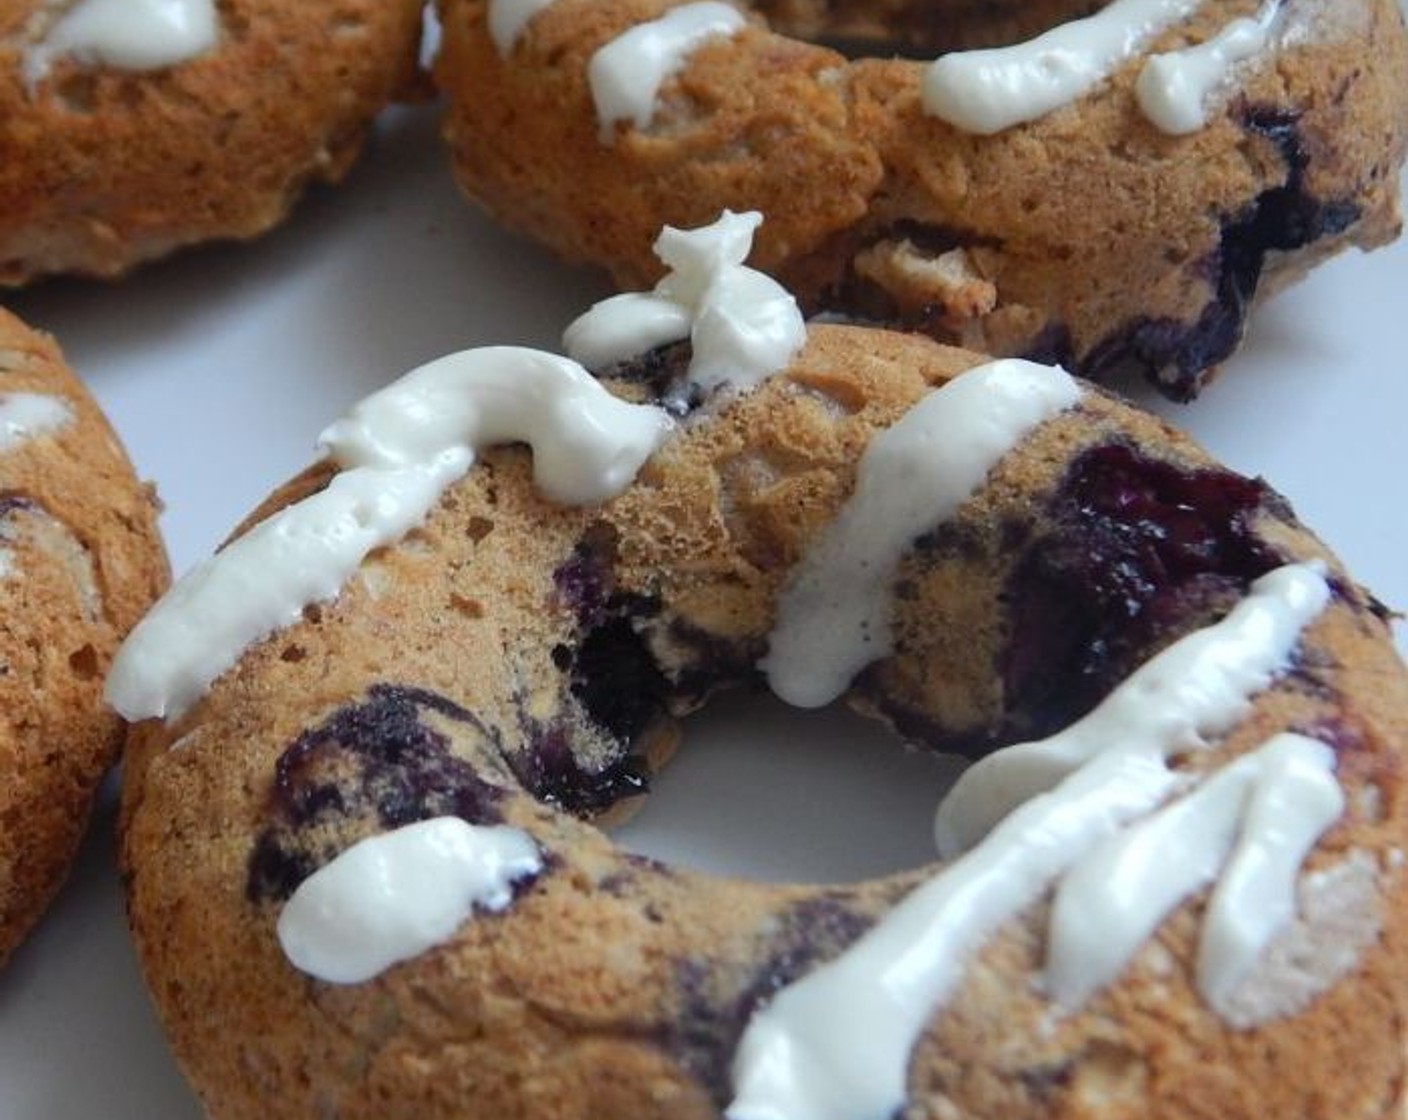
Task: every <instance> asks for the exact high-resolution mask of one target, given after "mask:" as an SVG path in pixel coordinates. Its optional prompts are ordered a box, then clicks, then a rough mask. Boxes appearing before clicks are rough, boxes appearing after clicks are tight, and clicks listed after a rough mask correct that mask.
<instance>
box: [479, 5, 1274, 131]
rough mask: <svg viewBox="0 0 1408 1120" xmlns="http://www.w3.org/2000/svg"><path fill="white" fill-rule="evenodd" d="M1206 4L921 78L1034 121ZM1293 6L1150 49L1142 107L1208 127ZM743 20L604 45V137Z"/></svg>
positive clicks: (944, 97) (1081, 27)
mask: <svg viewBox="0 0 1408 1120" xmlns="http://www.w3.org/2000/svg"><path fill="white" fill-rule="evenodd" d="M551 2H552V0H490V3H489V10H488V24H489V31H490V35H491V36H492V37H493V40H494V42H495V44H496V46H497V47H498V48H499V50H500V52H501V53H503V54H505V55H507V54H510V53H511V52H512V50H513V48H514V45H515V44H516V42H517V40H518V38H519V36H520V35H521V34H522V33H523V30H524V29H525V28H526V27H527V25H528V22H529V21H530V20H531V19H532V17H533V16H534V15H536V14H537V13H538V12H539V11H541V10H543V9H544V8H546V7H547V6H548V4H550V3H551ZM1201 4H1202V0H1114V2H1113V3H1111V4H1108V5H1107V6H1106V7H1104V8H1102V9H1101V10H1099V11H1098V12H1096V13H1095V14H1094V15H1091V16H1087V17H1085V18H1082V19H1075V20H1071V21H1070V22H1068V23H1065V24H1063V25H1061V26H1058V27H1056V28H1053V29H1052V30H1050V31H1048V32H1046V33H1045V34H1043V35H1040V36H1038V37H1037V38H1035V39H1033V40H1030V41H1028V42H1025V43H1020V44H1017V45H1014V46H1010V47H1002V48H989V49H985V50H974V51H958V52H953V53H951V54H947V55H944V56H943V57H942V58H939V59H938V60H937V61H935V62H934V63H933V64H932V65H931V66H930V67H929V69H928V72H927V73H926V75H925V77H924V81H923V84H922V99H923V103H924V107H925V108H926V110H927V111H928V112H929V113H931V114H932V115H934V116H936V117H939V118H941V119H943V120H946V121H948V122H949V123H950V124H952V125H954V126H956V127H958V128H961V129H963V130H965V131H967V132H972V133H976V134H979V135H991V134H993V133H996V132H1000V131H1002V130H1004V129H1007V128H1010V127H1012V126H1013V125H1017V124H1021V123H1023V122H1026V121H1031V120H1036V119H1037V118H1039V117H1041V116H1044V115H1046V114H1047V113H1050V112H1053V111H1054V110H1056V109H1059V108H1061V107H1063V106H1065V105H1068V104H1070V103H1071V102H1073V101H1075V100H1076V99H1077V98H1079V97H1080V96H1082V95H1083V94H1085V93H1088V92H1089V91H1090V90H1091V89H1093V88H1094V87H1095V86H1096V85H1098V84H1099V83H1100V82H1101V81H1102V80H1103V79H1105V78H1106V77H1108V76H1109V75H1110V74H1111V73H1113V72H1114V71H1115V69H1117V68H1118V67H1119V66H1120V65H1121V64H1123V63H1124V62H1126V61H1128V60H1129V59H1130V58H1132V57H1134V56H1136V55H1137V54H1138V53H1139V52H1140V51H1141V50H1142V49H1143V48H1144V47H1145V45H1146V44H1147V43H1148V42H1149V41H1150V40H1152V39H1153V38H1154V37H1155V36H1157V35H1158V34H1159V33H1160V32H1163V31H1165V30H1167V29H1168V28H1170V27H1171V26H1173V25H1174V24H1175V23H1177V22H1178V21H1180V20H1183V19H1186V18H1188V17H1189V16H1191V15H1193V14H1194V13H1195V12H1197V10H1198V9H1199V8H1200V7H1201ZM1288 7H1290V4H1288V3H1286V2H1285V0H1267V2H1266V3H1265V5H1264V6H1263V8H1262V9H1261V11H1260V12H1259V13H1258V14H1257V15H1256V16H1255V17H1241V18H1237V19H1234V20H1231V21H1229V22H1228V24H1227V25H1226V26H1225V27H1224V28H1223V29H1222V30H1221V31H1220V32H1218V33H1217V34H1216V35H1214V36H1213V37H1212V38H1210V39H1208V40H1206V41H1205V42H1203V43H1200V44H1198V45H1196V46H1193V47H1187V48H1184V49H1181V50H1175V51H1168V52H1163V53H1160V54H1156V55H1153V56H1151V57H1150V58H1149V59H1148V60H1147V61H1146V62H1145V64H1144V68H1143V70H1142V71H1141V74H1140V77H1139V80H1138V83H1137V86H1136V91H1137V96H1138V101H1139V105H1140V108H1141V109H1142V110H1143V111H1144V113H1145V115H1146V116H1147V117H1148V118H1149V119H1150V120H1151V121H1152V122H1153V123H1154V124H1155V125H1156V126H1157V127H1159V128H1160V129H1162V130H1163V131H1165V132H1169V133H1173V134H1184V133H1189V132H1194V131H1196V130H1197V129H1199V128H1201V127H1202V126H1203V125H1204V123H1205V122H1206V119H1207V117H1206V106H1207V104H1208V102H1209V100H1210V99H1211V98H1212V97H1214V96H1217V95H1218V94H1220V93H1221V94H1225V93H1226V90H1227V87H1228V85H1229V84H1230V81H1231V79H1232V75H1233V72H1234V69H1235V67H1236V66H1237V64H1238V63H1241V62H1244V61H1246V60H1248V59H1251V58H1253V57H1255V56H1256V55H1258V54H1260V53H1261V52H1263V51H1266V50H1268V49H1271V48H1273V47H1274V46H1275V44H1276V43H1277V41H1278V40H1279V38H1280V37H1281V36H1282V35H1285V34H1288V33H1290V21H1289V20H1288V19H1287V17H1286V15H1285V9H1286V8H1288ZM746 26H747V20H746V19H745V18H744V17H743V15H742V14H741V13H740V12H739V10H738V9H737V8H735V7H733V6H732V5H730V4H727V3H723V2H722V0H699V2H697V3H690V4H684V5H682V6H680V7H677V8H672V9H670V10H669V11H668V12H666V13H665V14H664V15H663V16H661V17H660V18H658V19H655V20H651V21H648V22H645V23H641V24H638V25H637V26H635V27H633V28H631V29H630V30H629V31H626V32H625V33H623V34H622V35H620V36H618V37H617V38H615V39H613V40H611V41H610V42H608V43H607V44H605V45H604V46H602V47H601V48H600V49H598V50H597V52H596V53H595V54H594V55H593V56H592V58H591V61H590V63H589V66H588V82H589V84H590V87H591V90H592V97H593V100H594V102H595V105H596V109H597V119H598V120H599V122H600V124H601V129H602V138H603V140H604V141H606V142H608V143H609V142H610V139H611V137H612V136H613V135H614V133H615V126H616V124H617V122H619V121H630V122H632V123H634V124H635V126H636V127H637V128H645V127H646V126H647V125H648V124H649V122H650V118H651V116H652V115H653V114H654V111H655V104H656V99H657V97H658V94H659V91H660V87H661V85H662V84H663V82H664V80H665V78H667V77H668V76H669V75H671V74H673V73H675V72H676V71H678V70H679V69H680V67H681V66H683V64H684V62H685V59H686V58H687V57H688V55H689V53H690V52H691V51H693V50H695V49H696V48H698V47H699V46H701V45H702V44H703V43H705V42H707V41H709V40H710V39H712V38H717V37H720V36H729V35H733V34H735V33H737V32H738V31H741V30H742V29H743V28H744V27H746Z"/></svg>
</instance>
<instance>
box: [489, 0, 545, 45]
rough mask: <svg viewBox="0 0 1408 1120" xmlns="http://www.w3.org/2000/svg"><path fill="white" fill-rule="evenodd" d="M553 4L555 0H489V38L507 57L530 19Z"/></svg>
mask: <svg viewBox="0 0 1408 1120" xmlns="http://www.w3.org/2000/svg"><path fill="white" fill-rule="evenodd" d="M552 5H553V0H489V10H488V14H487V16H486V17H485V18H486V20H487V22H488V25H489V38H490V39H492V40H493V42H494V46H495V47H496V48H497V49H498V52H499V54H500V55H501V56H503V57H505V58H506V57H508V56H509V55H510V54H512V53H513V48H514V47H516V46H517V45H518V40H519V39H520V38H521V37H522V35H523V31H524V29H525V28H526V27H527V26H528V21H529V20H531V19H532V18H533V17H534V16H535V15H537V14H538V13H539V12H541V11H543V9H545V8H550V7H552Z"/></svg>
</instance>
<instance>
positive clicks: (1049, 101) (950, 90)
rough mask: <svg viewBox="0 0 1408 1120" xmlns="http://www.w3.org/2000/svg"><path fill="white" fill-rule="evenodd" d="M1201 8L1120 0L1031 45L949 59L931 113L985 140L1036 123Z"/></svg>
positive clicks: (927, 83) (936, 83)
mask: <svg viewBox="0 0 1408 1120" xmlns="http://www.w3.org/2000/svg"><path fill="white" fill-rule="evenodd" d="M1200 3H1201V0H1114V2H1113V3H1111V4H1109V5H1108V6H1107V7H1105V8H1102V9H1101V10H1100V11H1099V12H1096V13H1095V14H1094V15H1092V16H1088V17H1086V18H1085V19H1078V20H1072V21H1071V22H1069V23H1065V24H1062V25H1061V26H1060V27H1055V28H1052V29H1051V30H1050V31H1048V32H1046V33H1045V34H1044V35H1039V36H1037V37H1036V38H1035V39H1032V40H1030V41H1028V42H1026V43H1019V44H1016V45H1015V46H1010V47H998V48H994V49H991V50H977V51H960V52H955V53H953V54H948V55H944V56H943V57H942V58H940V59H938V60H936V61H935V62H934V63H933V64H932V65H931V66H930V67H929V69H928V70H927V71H926V73H925V75H924V81H923V88H922V91H921V95H920V96H921V98H922V100H923V104H924V108H925V109H926V110H927V111H928V112H929V113H931V114H933V115H934V116H936V117H939V118H941V119H943V120H946V121H948V122H949V123H950V124H952V125H954V126H956V127H958V128H961V129H963V130H965V131H967V132H974V133H978V134H979V135H982V136H991V135H993V134H994V133H998V132H1001V131H1002V130H1003V129H1007V128H1011V127H1012V126H1013V125H1017V124H1022V123H1023V122H1025V121H1033V120H1036V119H1037V118H1038V117H1042V116H1045V115H1046V114H1047V113H1050V112H1052V111H1054V110H1056V109H1059V108H1061V107H1062V106H1063V105H1067V104H1070V103H1071V102H1072V101H1074V100H1075V99H1076V98H1078V97H1080V96H1082V95H1083V94H1085V93H1087V92H1089V91H1090V90H1091V89H1093V88H1094V87H1095V86H1096V85H1098V84H1099V83H1100V82H1101V81H1103V80H1104V79H1105V78H1106V77H1108V76H1109V75H1110V74H1111V73H1112V72H1113V71H1114V70H1115V68H1116V67H1118V66H1119V65H1120V64H1121V63H1123V62H1124V61H1126V60H1127V59H1129V58H1132V57H1133V56H1134V55H1135V54H1136V53H1137V52H1138V51H1139V50H1140V49H1141V48H1142V47H1143V46H1144V44H1145V43H1147V42H1148V41H1149V40H1150V39H1151V38H1153V36H1154V35H1156V34H1158V33H1159V32H1160V31H1163V30H1164V29H1165V28H1167V27H1170V26H1172V25H1173V24H1174V23H1176V22H1177V21H1179V20H1181V19H1183V18H1185V17H1187V16H1188V15H1190V14H1192V13H1193V12H1195V11H1196V10H1197V9H1198V7H1199V5H1200Z"/></svg>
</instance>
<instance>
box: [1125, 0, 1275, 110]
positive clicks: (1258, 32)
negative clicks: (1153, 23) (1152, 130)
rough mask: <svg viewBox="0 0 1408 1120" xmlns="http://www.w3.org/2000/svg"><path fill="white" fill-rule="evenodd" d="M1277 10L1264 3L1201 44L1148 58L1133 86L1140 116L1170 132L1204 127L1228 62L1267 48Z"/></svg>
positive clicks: (1230, 64)
mask: <svg viewBox="0 0 1408 1120" xmlns="http://www.w3.org/2000/svg"><path fill="white" fill-rule="evenodd" d="M1278 11H1279V6H1278V5H1277V4H1269V5H1267V6H1266V7H1265V8H1264V9H1263V10H1262V11H1261V12H1260V13H1259V14H1258V15H1257V16H1256V17H1255V18H1243V19H1237V20H1233V21H1232V22H1231V23H1229V24H1228V25H1227V26H1226V27H1224V28H1223V29H1222V30H1221V31H1220V32H1218V33H1217V34H1216V35H1215V36H1213V37H1212V38H1211V39H1209V40H1207V41H1206V42H1204V43H1199V44H1198V45H1197V46H1193V47H1188V48H1186V49H1184V50H1181V51H1170V52H1168V53H1166V54H1156V55H1153V56H1152V57H1150V58H1149V59H1148V61H1146V62H1145V63H1144V69H1143V70H1141V71H1140V73H1139V80H1138V81H1137V82H1136V83H1135V86H1134V93H1135V97H1136V98H1138V101H1139V108H1140V109H1141V110H1143V113H1144V115H1145V116H1146V117H1148V118H1149V120H1150V121H1152V122H1153V123H1154V125H1155V126H1156V127H1158V128H1160V129H1162V130H1163V131H1164V132H1167V133H1169V134H1170V135H1173V136H1185V135H1187V134H1188V133H1191V132H1197V131H1198V130H1199V129H1201V128H1202V127H1204V126H1205V125H1206V124H1207V106H1208V100H1209V98H1210V97H1211V95H1212V93H1213V91H1214V90H1216V89H1217V88H1218V87H1219V86H1222V85H1225V84H1226V82H1227V80H1228V78H1229V76H1230V74H1231V71H1232V67H1233V66H1235V65H1236V64H1237V63H1239V62H1244V61H1246V60H1247V59H1249V58H1252V57H1254V56H1255V55H1257V54H1259V53H1261V52H1262V51H1263V50H1265V49H1266V46H1267V44H1268V42H1270V39H1271V33H1272V24H1273V22H1274V21H1275V19H1276V15H1277V12H1278Z"/></svg>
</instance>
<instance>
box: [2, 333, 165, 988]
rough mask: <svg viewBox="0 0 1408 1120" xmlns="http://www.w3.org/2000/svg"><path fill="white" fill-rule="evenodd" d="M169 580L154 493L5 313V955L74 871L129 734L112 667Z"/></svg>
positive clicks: (101, 422)
mask: <svg viewBox="0 0 1408 1120" xmlns="http://www.w3.org/2000/svg"><path fill="white" fill-rule="evenodd" d="M166 580H167V567H166V556H165V553H164V552H163V550H162V547H161V543H160V539H159V537H158V536H157V531H156V502H155V500H154V498H153V496H152V494H151V492H150V491H149V490H148V489H147V488H146V487H144V486H142V485H141V484H140V483H138V481H137V480H136V478H135V477H134V476H133V474H132V467H131V465H130V464H129V463H128V462H127V459H126V456H125V455H124V454H123V451H122V448H121V446H120V445H119V443H118V441H117V437H116V436H115V435H114V434H113V432H112V429H111V428H110V427H108V424H107V421H106V420H105V419H103V416H102V413H100V412H99V411H98V406H97V405H96V404H95V403H94V402H93V400H92V398H91V397H90V396H89V395H88V393H87V392H86V391H85V390H84V388H83V386H82V385H81V384H80V383H79V381H78V380H77V378H75V377H74V376H73V374H72V373H71V372H69V370H68V368H67V367H66V366H65V365H64V361H63V357H62V356H61V355H60V353H59V349H58V347H57V346H56V345H55V344H54V342H53V340H52V339H50V338H48V337H47V336H45V335H41V334H38V333H36V332H34V331H31V330H29V329H28V328H27V327H25V326H24V324H22V323H21V322H20V321H19V320H18V319H16V318H15V317H14V316H13V315H10V314H9V313H8V312H6V311H3V310H0V617H2V618H3V619H4V624H3V626H0V712H3V713H4V718H3V721H0V771H3V773H4V775H5V781H4V782H3V784H0V963H3V962H4V961H5V960H7V959H8V957H9V955H10V953H11V951H12V950H13V949H14V948H15V946H16V945H18V944H19V943H20V941H21V940H22V939H23V937H24V935H25V933H26V932H28V930H29V929H30V927H31V926H33V925H34V923H35V922H36V921H37V920H38V919H39V916H40V914H42V913H43V911H44V908H45V907H46V906H47V905H48V903H49V900H50V899H51V898H52V897H53V895H54V893H55V892H56V891H57V890H58V888H59V886H60V884H61V883H62V882H63V880H64V877H65V875H66V874H67V872H68V868H69V864H70V863H71V862H72V859H73V855H74V852H75V850H76V849H77V847H78V841H79V839H80V837H81V835H82V833H83V830H84V826H85V825H86V823H87V820H88V813H89V807H90V805H91V803H92V800H93V795H94V792H95V791H96V790H97V787H98V783H99V780H100V779H101V778H102V776H103V774H104V773H105V772H106V771H107V768H108V767H109V766H110V765H111V764H112V762H113V760H114V759H115V758H116V756H117V752H118V749H119V747H120V746H121V744H122V737H123V728H122V723H121V721H120V720H119V719H118V718H117V717H116V716H115V715H114V714H113V713H112V712H110V711H108V710H107V708H106V707H105V706H104V705H103V703H102V698H101V693H102V680H103V675H104V673H105V672H106V671H107V667H108V664H109V662H110V661H111V660H112V655H113V651H114V650H116V648H117V644H118V642H119V640H120V639H121V638H122V637H123V636H124V635H125V634H126V633H127V631H128V630H129V629H131V627H132V624H133V623H134V622H136V621H137V618H138V617H139V616H140V615H141V614H142V612H143V611H145V610H146V609H147V607H149V606H150V605H151V604H152V602H153V601H154V600H155V599H156V597H157V596H158V595H159V594H160V593H161V591H162V590H163V589H164V588H165V586H166Z"/></svg>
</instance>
